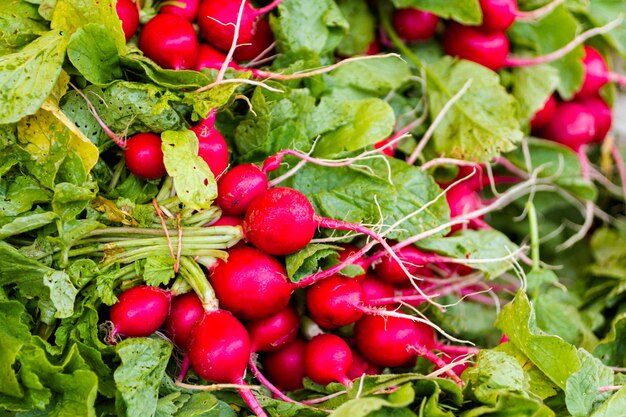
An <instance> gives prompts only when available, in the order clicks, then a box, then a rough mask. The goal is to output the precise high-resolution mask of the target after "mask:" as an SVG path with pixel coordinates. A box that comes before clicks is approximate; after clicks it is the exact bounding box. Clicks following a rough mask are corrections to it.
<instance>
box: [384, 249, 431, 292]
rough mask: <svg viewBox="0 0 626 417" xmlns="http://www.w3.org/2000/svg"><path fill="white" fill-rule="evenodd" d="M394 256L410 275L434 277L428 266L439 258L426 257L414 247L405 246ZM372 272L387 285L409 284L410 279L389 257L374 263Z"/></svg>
mask: <svg viewBox="0 0 626 417" xmlns="http://www.w3.org/2000/svg"><path fill="white" fill-rule="evenodd" d="M396 254H397V255H398V258H399V259H400V261H402V263H403V264H404V266H405V268H406V270H408V271H409V273H410V274H411V275H418V276H422V277H432V276H434V274H433V272H432V271H431V270H430V269H429V268H428V264H429V263H430V262H431V261H432V260H439V257H436V256H430V255H427V254H425V253H424V252H422V251H420V250H419V249H417V248H416V247H414V246H406V247H404V248H402V249H400V250H398V251H396ZM374 272H375V273H376V275H377V276H378V277H379V278H380V279H381V280H383V281H385V282H387V283H389V284H393V285H403V284H409V283H410V277H409V276H407V274H406V272H405V271H404V270H403V269H402V268H401V267H400V265H399V264H398V262H397V261H396V260H395V259H392V258H391V257H390V256H389V255H386V256H384V257H383V258H382V259H381V260H380V261H379V262H377V263H374Z"/></svg>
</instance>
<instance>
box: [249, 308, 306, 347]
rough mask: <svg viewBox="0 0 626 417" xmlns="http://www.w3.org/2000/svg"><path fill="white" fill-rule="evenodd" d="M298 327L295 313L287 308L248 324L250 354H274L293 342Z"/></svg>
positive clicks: (297, 318) (298, 321)
mask: <svg viewBox="0 0 626 417" xmlns="http://www.w3.org/2000/svg"><path fill="white" fill-rule="evenodd" d="M299 327H300V318H299V317H298V314H297V313H296V311H295V310H294V309H293V308H291V307H287V308H285V309H283V310H281V311H279V312H278V313H276V314H274V315H273V316H271V317H267V318H265V319H261V320H255V321H251V322H248V323H247V324H246V328H247V329H248V334H249V335H250V343H251V345H250V346H251V350H252V352H274V351H276V350H279V349H281V348H283V347H284V346H285V345H286V344H288V343H290V342H291V341H292V340H294V339H295V338H296V336H297V334H298V328H299Z"/></svg>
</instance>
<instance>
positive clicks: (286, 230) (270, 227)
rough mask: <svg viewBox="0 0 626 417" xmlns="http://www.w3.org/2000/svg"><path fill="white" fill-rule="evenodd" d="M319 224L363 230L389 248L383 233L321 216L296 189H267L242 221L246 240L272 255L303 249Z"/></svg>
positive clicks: (251, 204) (250, 207)
mask: <svg viewBox="0 0 626 417" xmlns="http://www.w3.org/2000/svg"><path fill="white" fill-rule="evenodd" d="M318 227H324V228H328V229H334V230H350V231H355V232H358V233H364V234H366V235H368V236H370V237H371V238H373V239H374V240H376V241H377V242H378V243H381V244H382V245H383V246H384V247H385V248H386V249H389V245H388V244H387V242H386V241H385V240H384V239H383V238H382V237H381V236H380V235H378V234H377V233H375V232H373V231H371V230H369V229H368V228H366V227H364V226H361V225H357V224H353V223H348V222H344V221H340V220H335V219H329V218H326V217H320V216H318V215H317V214H316V213H315V211H314V210H313V206H312V205H311V203H310V202H309V200H308V199H307V198H306V196H305V195H304V194H302V193H301V192H300V191H297V190H294V189H293V188H286V187H276V188H270V189H268V190H266V191H264V192H263V193H262V194H261V195H259V196H258V197H256V198H255V199H254V200H252V202H251V203H250V206H248V210H246V215H245V217H244V220H243V229H244V235H245V238H246V240H248V242H250V243H252V244H253V245H254V246H256V247H257V248H259V249H261V250H263V251H264V252H267V253H270V254H272V255H287V254H290V253H293V252H296V251H298V250H300V249H302V248H304V247H305V246H306V245H307V244H308V243H309V242H310V241H311V239H312V238H313V235H314V234H315V230H317V228H318ZM305 282H307V281H305Z"/></svg>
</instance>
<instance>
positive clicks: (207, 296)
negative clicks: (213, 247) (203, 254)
mask: <svg viewBox="0 0 626 417" xmlns="http://www.w3.org/2000/svg"><path fill="white" fill-rule="evenodd" d="M216 261H217V260H216ZM179 273H180V275H181V276H182V277H183V278H185V280H186V281H187V283H188V284H189V285H190V286H191V288H193V290H194V291H195V292H196V294H197V295H198V297H199V298H200V301H202V306H203V307H204V311H207V312H211V311H215V310H217V309H218V308H219V301H218V300H217V296H216V295H215V291H214V290H213V287H211V284H209V281H208V280H207V278H206V276H205V275H204V271H202V268H200V266H199V265H198V264H197V263H196V262H195V261H194V260H193V259H191V258H188V257H186V256H185V257H182V258H181V259H180V271H179Z"/></svg>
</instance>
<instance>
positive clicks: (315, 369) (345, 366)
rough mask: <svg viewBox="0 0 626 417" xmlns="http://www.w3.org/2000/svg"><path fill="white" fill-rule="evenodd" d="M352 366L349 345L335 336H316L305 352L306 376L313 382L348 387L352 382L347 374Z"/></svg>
mask: <svg viewBox="0 0 626 417" xmlns="http://www.w3.org/2000/svg"><path fill="white" fill-rule="evenodd" d="M351 365H352V351H351V350H350V347H349V346H348V344H347V343H346V342H345V341H344V340H343V339H342V338H340V337H339V336H336V335H334V334H320V335H317V336H315V337H314V338H313V339H311V341H310V342H309V344H308V345H307V346H306V349H305V351H304V369H305V373H306V376H308V377H309V378H311V380H313V382H315V383H317V384H321V385H328V384H330V383H331V382H340V383H342V384H344V385H346V386H350V385H352V381H351V380H350V379H349V378H348V376H347V375H346V373H347V372H348V370H349V369H350V366H351Z"/></svg>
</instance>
